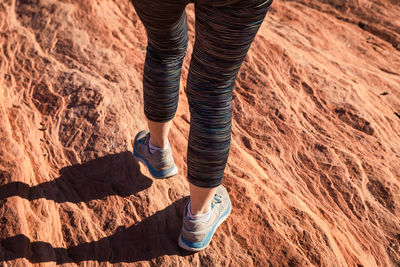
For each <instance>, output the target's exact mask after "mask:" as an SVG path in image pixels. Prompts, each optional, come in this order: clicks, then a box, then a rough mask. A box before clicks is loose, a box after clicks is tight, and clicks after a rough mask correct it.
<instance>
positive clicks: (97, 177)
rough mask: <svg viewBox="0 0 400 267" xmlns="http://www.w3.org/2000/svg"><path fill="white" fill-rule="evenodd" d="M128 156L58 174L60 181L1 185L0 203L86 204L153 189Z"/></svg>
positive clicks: (110, 158)
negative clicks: (18, 200)
mask: <svg viewBox="0 0 400 267" xmlns="http://www.w3.org/2000/svg"><path fill="white" fill-rule="evenodd" d="M152 183H153V181H152V180H151V179H150V178H148V177H147V176H144V175H143V174H142V173H141V172H140V167H139V164H138V162H137V161H136V160H135V159H134V157H133V155H132V153H131V152H128V151H126V152H122V153H118V154H113V155H107V156H104V157H101V158H97V159H94V160H91V161H88V162H85V163H83V164H76V165H72V166H69V167H65V168H62V169H61V170H60V177H58V178H56V179H54V180H52V181H50V182H45V183H42V184H39V185H36V186H32V187H30V186H29V185H28V184H26V183H23V182H11V183H8V184H5V185H0V201H1V200H5V199H7V198H9V197H12V196H19V197H22V198H25V199H28V200H34V199H39V198H46V199H49V200H54V201H55V202H58V203H63V202H74V203H78V202H87V201H90V200H93V199H102V198H105V197H107V196H111V195H118V196H121V197H126V196H129V195H132V194H135V193H138V192H140V191H142V190H144V189H146V188H148V187H150V186H151V185H152Z"/></svg>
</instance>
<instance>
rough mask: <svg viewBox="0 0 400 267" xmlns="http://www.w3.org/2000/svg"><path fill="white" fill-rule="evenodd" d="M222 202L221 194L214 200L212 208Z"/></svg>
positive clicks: (216, 195) (215, 196)
mask: <svg viewBox="0 0 400 267" xmlns="http://www.w3.org/2000/svg"><path fill="white" fill-rule="evenodd" d="M221 202H222V196H221V195H220V194H215V195H214V199H213V200H212V202H211V208H214V206H215V205H217V204H219V203H221Z"/></svg>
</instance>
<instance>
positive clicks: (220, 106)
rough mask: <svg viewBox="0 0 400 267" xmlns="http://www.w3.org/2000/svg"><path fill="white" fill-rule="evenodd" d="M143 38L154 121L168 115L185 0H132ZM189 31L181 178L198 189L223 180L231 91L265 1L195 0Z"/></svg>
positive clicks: (175, 88) (181, 47)
mask: <svg viewBox="0 0 400 267" xmlns="http://www.w3.org/2000/svg"><path fill="white" fill-rule="evenodd" d="M131 1H132V3H133V5H134V7H135V10H136V12H137V14H138V16H139V18H140V19H141V21H142V23H143V24H144V26H145V28H146V32H147V37H148V45H147V52H146V59H145V65H144V73H143V95H144V112H145V115H146V117H147V118H148V119H149V120H151V121H155V122H167V121H170V120H172V119H173V118H174V116H175V112H176V109H177V105H178V96H179V81H180V76H181V68H182V62H183V59H184V57H185V54H186V47H187V44H188V29H187V21H186V13H185V7H186V5H187V4H189V3H190V1H188V0H131ZM192 2H194V5H195V15H196V24H195V27H196V38H195V43H194V48H193V53H192V59H191V63H190V69H189V74H188V78H187V90H186V95H187V97H188V102H189V111H190V133H189V143H188V151H187V165H188V173H187V175H188V180H189V182H190V183H192V184H193V185H196V186H199V187H205V188H211V187H216V186H218V185H219V184H221V182H222V177H223V174H224V169H225V165H226V162H227V160H228V154H229V149H230V142H231V126H232V91H233V89H234V86H235V79H236V77H237V74H238V71H239V69H240V66H241V64H242V62H243V60H244V58H245V56H246V54H247V51H248V49H249V48H250V45H251V43H252V42H253V39H254V37H255V36H256V34H257V31H258V29H259V27H260V25H261V23H262V22H263V20H264V17H265V15H266V13H267V11H268V8H269V6H270V5H271V3H272V0H194V1H192Z"/></svg>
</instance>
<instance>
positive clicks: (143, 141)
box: [133, 130, 178, 179]
mask: <svg viewBox="0 0 400 267" xmlns="http://www.w3.org/2000/svg"><path fill="white" fill-rule="evenodd" d="M149 140H150V132H149V131H147V130H143V131H140V132H139V133H138V134H137V135H136V137H135V142H134V145H133V155H134V156H135V158H136V159H137V160H139V161H141V162H142V163H143V164H144V165H146V166H147V168H148V169H149V171H150V173H151V175H152V176H153V177H154V178H157V179H161V178H169V177H172V176H174V175H176V174H178V168H177V167H176V165H175V163H174V158H173V157H172V150H171V147H168V148H166V149H163V150H157V151H155V152H154V153H150V150H149Z"/></svg>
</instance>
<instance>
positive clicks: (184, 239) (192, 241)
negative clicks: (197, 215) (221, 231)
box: [178, 185, 231, 251]
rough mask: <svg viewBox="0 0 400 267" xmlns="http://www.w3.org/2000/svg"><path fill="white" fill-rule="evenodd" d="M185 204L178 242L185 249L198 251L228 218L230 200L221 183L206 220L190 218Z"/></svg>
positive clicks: (205, 245) (208, 242) (203, 247)
mask: <svg viewBox="0 0 400 267" xmlns="http://www.w3.org/2000/svg"><path fill="white" fill-rule="evenodd" d="M188 204H189V203H188ZM188 204H187V205H188ZM187 205H186V207H185V211H184V215H183V225H182V232H181V235H180V236H179V241H178V244H179V246H180V247H181V248H183V249H185V250H189V251H200V250H203V249H205V248H206V247H207V246H208V245H209V244H210V242H211V239H212V237H213V235H214V233H215V230H217V228H218V226H220V224H221V223H223V222H224V221H225V220H226V218H228V216H229V214H230V213H231V200H230V198H229V195H228V192H227V191H226V188H225V187H223V186H222V185H220V186H218V189H217V192H216V193H215V196H214V199H213V201H212V203H211V216H210V219H209V220H208V221H200V220H192V219H190V218H189V217H188V214H187V213H188V211H187V209H188V207H187Z"/></svg>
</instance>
